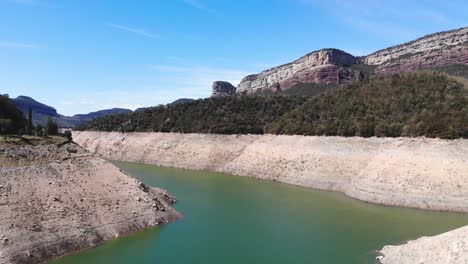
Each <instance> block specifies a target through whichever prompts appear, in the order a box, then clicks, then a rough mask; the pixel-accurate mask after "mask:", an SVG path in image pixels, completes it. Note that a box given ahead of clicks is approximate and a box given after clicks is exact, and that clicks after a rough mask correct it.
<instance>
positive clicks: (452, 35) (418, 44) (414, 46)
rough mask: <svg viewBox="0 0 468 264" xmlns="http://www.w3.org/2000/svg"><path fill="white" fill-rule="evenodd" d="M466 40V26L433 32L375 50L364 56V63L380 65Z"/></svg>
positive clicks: (449, 47) (464, 43)
mask: <svg viewBox="0 0 468 264" xmlns="http://www.w3.org/2000/svg"><path fill="white" fill-rule="evenodd" d="M467 42H468V27H465V28H461V29H456V30H450V31H445V32H440V33H435V34H431V35H427V36H424V37H422V38H418V39H416V40H413V41H410V42H407V43H404V44H400V45H397V46H394V47H390V48H386V49H383V50H379V51H376V52H374V53H372V54H370V55H369V56H367V57H365V58H364V63H365V64H368V65H382V64H385V63H387V62H390V61H392V60H395V59H398V58H401V57H412V56H414V55H415V54H421V53H430V52H433V51H436V50H439V51H440V50H444V49H452V48H454V47H457V46H463V45H466V43H467Z"/></svg>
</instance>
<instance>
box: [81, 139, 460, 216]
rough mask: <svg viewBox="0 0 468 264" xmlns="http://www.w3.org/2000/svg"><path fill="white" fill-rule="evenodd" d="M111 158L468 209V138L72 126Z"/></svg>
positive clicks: (88, 145) (375, 199)
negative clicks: (118, 130)
mask: <svg viewBox="0 0 468 264" xmlns="http://www.w3.org/2000/svg"><path fill="white" fill-rule="evenodd" d="M73 137H74V140H75V141H76V142H77V143H78V144H80V145H81V146H82V147H84V148H85V149H87V150H88V151H90V152H92V153H95V154H97V155H100V156H102V157H104V158H107V159H113V160H120V161H129V162H138V163H146V164H154V165H159V166H168V167H177V168H185V169H195V170H209V171H214V172H221V173H227V174H232V175H237V176H248V177H253V178H258V179H264V180H273V181H278V182H283V183H288V184H293V185H299V186H303V187H309V188H314V189H321V190H331V191H339V192H342V193H344V194H346V195H347V196H350V197H353V198H356V199H359V200H362V201H366V202H372V203H376V204H382V205H390V206H401V207H410V208H419V209H428V210H437V211H452V212H468V177H467V176H468V175H467V172H468V140H466V139H458V140H440V139H428V138H356V137H355V138H342V137H306V136H276V135H208V134H175V133H127V134H123V133H116V132H74V135H73Z"/></svg>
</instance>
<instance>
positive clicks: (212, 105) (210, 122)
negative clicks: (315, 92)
mask: <svg viewBox="0 0 468 264" xmlns="http://www.w3.org/2000/svg"><path fill="white" fill-rule="evenodd" d="M305 101H306V98H304V97H299V96H278V95H276V96H263V97H261V96H245V97H242V96H233V97H219V98H207V99H202V100H197V101H194V102H189V103H185V104H176V105H165V106H158V107H153V108H147V109H145V110H143V111H137V112H134V113H130V114H121V115H112V116H106V117H103V118H99V119H95V120H93V121H91V122H88V123H85V124H82V125H80V126H78V127H76V128H75V129H76V130H97V131H120V132H180V133H215V134H263V133H264V130H265V126H266V125H268V124H270V123H271V122H273V121H274V120H276V119H278V118H279V117H280V116H282V115H283V114H285V113H287V112H289V111H291V110H293V109H295V108H296V107H298V106H300V105H302V104H303V103H304V102H305Z"/></svg>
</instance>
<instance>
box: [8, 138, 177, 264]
mask: <svg viewBox="0 0 468 264" xmlns="http://www.w3.org/2000/svg"><path fill="white" fill-rule="evenodd" d="M174 202H175V199H174V198H173V197H171V196H170V195H169V194H168V193H167V192H166V191H164V190H161V189H158V188H153V187H149V186H146V185H144V184H142V183H140V182H139V181H137V180H136V179H134V178H132V177H130V176H129V175H126V174H125V173H123V172H122V171H120V170H119V169H118V168H117V167H116V166H114V165H113V164H111V163H109V162H107V161H105V160H103V159H101V158H98V157H95V156H92V155H91V154H89V153H87V152H86V151H84V150H83V149H82V148H81V147H79V146H77V145H75V144H72V143H68V144H60V145H57V144H45V145H38V146H31V145H17V144H0V211H1V214H0V263H1V264H3V263H43V262H45V261H47V260H50V259H52V258H56V257H59V256H63V255H65V254H69V253H72V252H74V251H77V250H80V249H84V248H89V247H93V246H96V245H98V244H100V243H102V242H103V241H106V240H109V239H113V238H116V237H118V236H120V235H123V234H127V233H131V232H135V231H138V230H141V229H143V228H145V227H149V226H155V225H158V224H161V223H167V222H170V221H174V220H176V219H177V218H179V217H180V215H179V214H178V213H177V212H176V211H175V210H173V209H172V208H171V207H170V204H172V203H174Z"/></svg>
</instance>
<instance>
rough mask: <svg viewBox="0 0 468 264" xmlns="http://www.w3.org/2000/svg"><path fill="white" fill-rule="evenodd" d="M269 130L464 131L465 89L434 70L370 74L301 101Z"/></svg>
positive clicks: (467, 114) (467, 119) (467, 113)
mask: <svg viewBox="0 0 468 264" xmlns="http://www.w3.org/2000/svg"><path fill="white" fill-rule="evenodd" d="M266 132H268V133H274V134H300V135H329V136H334V135H338V136H362V137H371V136H379V137H383V136H387V137H399V136H404V137H417V136H427V137H440V138H460V137H464V138H467V137H468V91H467V90H466V89H465V88H464V87H463V85H462V84H460V83H459V82H456V81H454V80H452V79H449V78H448V77H447V76H446V75H444V74H440V73H419V74H404V75H393V76H388V77H376V78H372V79H370V80H367V81H363V82H358V83H354V84H351V85H349V86H347V87H345V88H341V89H335V90H332V91H330V92H328V93H325V94H323V95H321V96H318V97H315V98H312V99H310V100H309V101H307V102H306V103H305V104H304V105H302V106H301V107H299V108H297V109H295V110H293V111H291V112H290V113H287V114H286V115H284V116H282V117H281V118H280V119H279V120H277V121H275V122H273V123H272V124H270V125H269V126H268V128H267V130H266Z"/></svg>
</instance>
